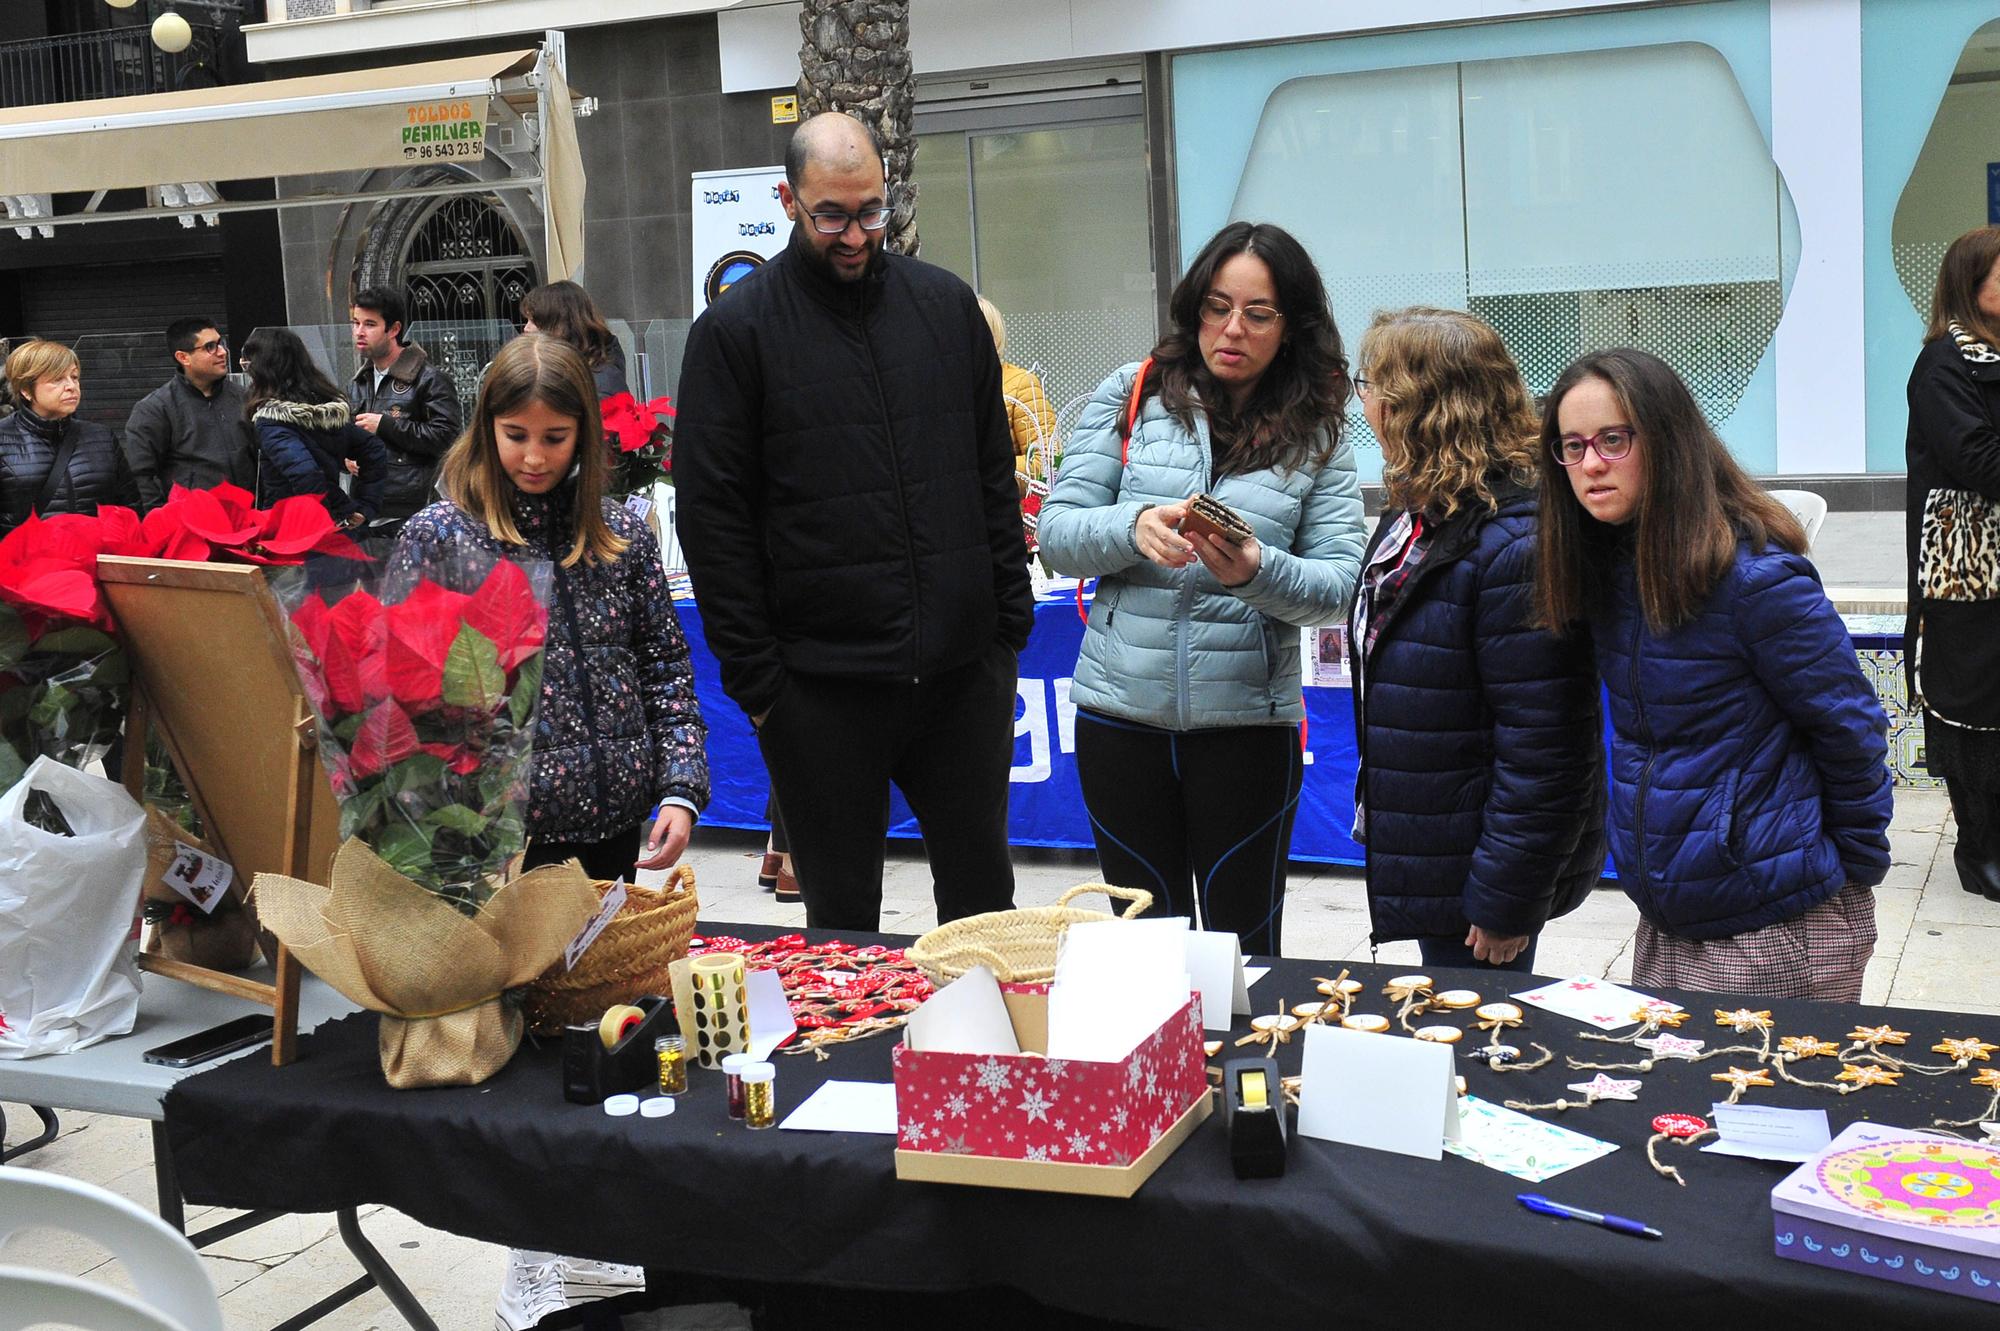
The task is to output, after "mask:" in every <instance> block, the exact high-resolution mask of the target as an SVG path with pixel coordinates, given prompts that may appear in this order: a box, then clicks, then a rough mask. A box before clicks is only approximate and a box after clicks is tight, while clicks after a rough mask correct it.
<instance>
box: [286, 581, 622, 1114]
mask: <svg viewBox="0 0 2000 1331" xmlns="http://www.w3.org/2000/svg"><path fill="white" fill-rule="evenodd" d="M463 559H464V561H465V566H464V567H459V568H451V569H431V570H426V571H424V572H423V573H421V574H419V575H416V576H413V577H404V576H401V575H398V576H397V578H396V579H395V580H394V581H392V582H391V583H390V585H387V586H376V587H373V588H369V587H359V586H357V587H354V588H352V589H351V590H349V589H347V588H345V587H343V586H338V585H334V586H326V585H322V586H319V587H308V586H306V585H304V584H305V583H306V581H307V579H304V578H299V577H294V578H292V579H288V580H283V581H281V582H280V584H279V585H278V588H277V589H278V594H279V599H280V601H281V602H283V603H285V604H286V605H287V607H288V609H287V614H288V616H289V620H290V626H291V643H292V656H293V661H294V664H295V665H296V667H297V669H298V673H299V679H300V681H301V683H302V684H303V686H304V689H305V693H306V696H307V699H308V701H309V703H310V705H311V707H312V709H313V713H314V716H315V717H316V718H317V721H318V730H319V740H320V742H319V753H320V758H321V761H322V762H323V763H324V765H325V767H326V770H327V774H328V777H329V779H330V781H331V783H332V786H333V793H334V795H335V797H336V798H337V799H338V801H339V803H340V813H341V818H340V823H341V826H340V830H341V837H342V843H341V846H340V849H339V850H338V851H337V852H336V853H335V855H334V859H333V864H332V866H331V868H330V871H329V873H328V876H327V881H326V882H325V883H324V884H320V883H309V882H304V881H302V880H299V879H294V878H288V877H281V876H277V875H272V874H259V875H258V876H257V885H256V895H257V900H258V903H259V908H260V910H262V912H263V918H264V920H265V922H266V923H267V924H268V925H269V927H270V928H271V930H272V932H274V933H276V934H277V935H278V937H279V938H281V939H283V940H284V942H285V944H286V945H287V946H288V947H290V948H291V950H292V951H293V952H294V953H296V954H297V955H298V957H299V959H300V960H301V961H302V962H303V963H304V964H305V965H306V966H307V967H308V968H309V969H311V970H312V971H313V972H314V973H315V974H317V975H319V976H320V978H322V979H324V980H325V981H327V983H329V984H331V985H332V986H333V987H334V988H336V989H338V990H339V991H340V992H341V993H342V994H344V995H346V996H347V997H348V998H349V999H351V1000H352V1001H354V1002H356V1003H358V1004H360V1005H361V1006H363V1007H366V1008H369V1009H371V1010H373V1011H376V1012H379V1013H381V1014H382V1022H381V1030H380V1037H379V1038H380V1055H381V1061H382V1070H383V1075H384V1076H385V1078H386V1079H387V1080H388V1082H389V1084H390V1085H391V1086H395V1087H415V1086H443V1085H470V1084H475V1083H477V1082H480V1081H483V1080H484V1079H485V1078H487V1077H489V1076H491V1075H492V1074H493V1073H494V1072H495V1071H497V1070H498V1069H499V1068H500V1067H502V1066H503V1065H505V1063H506V1062H507V1060H508V1058H510V1057H511V1056H512V1055H513V1052H514V1050H515V1049H516V1048H517V1047H518V1045H519V1043H520V1039H521V1033H522V1029H523V1023H522V1018H521V1013H520V1009H519V1007H518V1005H515V1004H512V1003H508V1002H505V1001H503V1000H504V995H505V994H506V992H507V991H508V990H509V989H511V988H513V987H515V986H518V985H521V984H525V983H526V982H527V981H528V980H530V979H532V978H534V977H535V976H536V975H538V974H540V973H541V972H542V971H543V970H544V969H546V968H547V967H548V965H549V964H550V963H551V962H552V961H554V960H555V959H556V957H558V956H560V955H561V953H562V950H563V947H564V945H565V944H566V943H568V942H569V941H570V939H572V938H573V937H575V936H576V933H577V931H578V930H579V929H580V928H581V927H582V926H583V923H584V921H585V920H586V919H587V918H588V917H589V916H590V914H591V913H592V912H593V911H594V910H595V909H596V908H597V904H598V896H597V892H596V890H595V889H594V888H593V887H592V885H591V882H590V880H589V878H588V877H587V876H586V875H585V874H584V872H583V870H582V868H581V867H579V866H577V865H576V864H574V863H571V864H568V865H547V866H544V867H542V868H539V869H535V870H532V871H530V872H528V873H524V874H519V875H517V876H513V877H509V876H508V872H507V871H508V869H509V867H510V862H511V861H512V860H513V859H514V857H515V856H516V855H517V854H518V853H519V852H520V851H521V849H522V847H523V845H524V844H525V841H526V835H525V826H524V809H525V807H526V802H527V793H528V776H529V764H530V761H531V758H532V751H533V743H532V742H533V736H534V729H535V711H536V704H537V702H538V701H539V699H540V695H541V678H542V650H543V643H544V641H545V639H546V636H547V629H548V608H547V607H548V587H549V566H548V565H547V564H546V563H535V564H527V565H523V564H516V563H514V562H512V561H510V560H506V559H498V560H492V561H490V562H485V563H484V566H483V567H481V566H480V563H481V562H483V561H481V557H480V556H478V555H476V554H473V553H468V554H466V555H465V556H463ZM476 561H478V562H476ZM343 592H344V594H343Z"/></svg>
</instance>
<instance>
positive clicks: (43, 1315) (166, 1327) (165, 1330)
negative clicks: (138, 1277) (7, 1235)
mask: <svg viewBox="0 0 2000 1331" xmlns="http://www.w3.org/2000/svg"><path fill="white" fill-rule="evenodd" d="M47 1323H55V1324H57V1325H60V1326H81V1327H87V1328H88V1329H89V1331H186V1328H185V1327H183V1326H182V1325H181V1324H180V1323H179V1322H172V1321H168V1320H167V1319H166V1318H165V1317H163V1316H162V1315H160V1314H159V1313H156V1312H154V1311H153V1310H152V1309H151V1308H148V1307H147V1306H146V1305H145V1304H143V1303H141V1302H139V1301H138V1300H137V1299H135V1298H133V1297H132V1296H131V1295H129V1294H121V1293H119V1292H118V1291H117V1290H115V1289H109V1288H107V1287H105V1286H103V1285H96V1284H92V1283H91V1282H90V1281H88V1280H79V1279H78V1278H77V1277H75V1276H66V1275H60V1274H58V1273H56V1272H54V1271H31V1270H28V1269H27V1268H25V1267H20V1266H0V1331H22V1328H23V1327H30V1326H42V1325H44V1324H47Z"/></svg>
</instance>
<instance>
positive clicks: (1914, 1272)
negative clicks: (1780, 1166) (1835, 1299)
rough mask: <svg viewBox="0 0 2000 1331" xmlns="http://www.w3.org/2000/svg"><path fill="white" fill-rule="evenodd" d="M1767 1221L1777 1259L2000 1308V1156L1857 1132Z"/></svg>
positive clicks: (1920, 1135) (1795, 1178)
mask: <svg viewBox="0 0 2000 1331" xmlns="http://www.w3.org/2000/svg"><path fill="white" fill-rule="evenodd" d="M1771 1212H1772V1219H1773V1221H1774V1223H1775V1228H1774V1238H1775V1240H1776V1244H1777V1252H1778V1256H1780V1257H1790V1258H1792V1259H1794V1260H1796V1261H1802V1262H1812V1263H1814V1264H1816V1265H1819V1266H1831V1267H1837V1268H1840V1269H1842V1270H1848V1271H1859V1272H1860V1273H1861V1274H1863V1275H1869V1276H1878V1277H1881V1278H1883V1279H1885V1280H1897V1281H1901V1282H1903V1283H1904V1284H1909V1285H1924V1286H1927V1287H1929V1288H1931V1289H1941V1290H1944V1291H1946V1292H1947V1293H1952V1294H1964V1295H1967V1296H1969V1297H1971V1298H1975V1299H1985V1300H1987V1301H1989V1302H1993V1303H2000V1148H1995V1147H1993V1146H1991V1145H1985V1146H1982V1145H1979V1144H1978V1143H1975V1142H1968V1141H1964V1140H1961V1139H1960V1138H1957V1137H1945V1136H1939V1135H1937V1134H1935V1133H1927V1132H1913V1131H1910V1130H1908V1129H1903V1128H1891V1127H1885V1126H1881V1125H1878V1124H1873V1123H1856V1124H1853V1125H1851V1126H1850V1127H1849V1128H1848V1129H1847V1130H1846V1131H1845V1132H1843V1133H1841V1134H1840V1135H1839V1136H1838V1137H1835V1138H1834V1139H1833V1141H1832V1142H1831V1143H1829V1144H1828V1146H1827V1148H1826V1149H1825V1150H1823V1151H1821V1152H1820V1153H1819V1154H1818V1155H1817V1156H1815V1157H1814V1158H1813V1159H1811V1160H1808V1161H1807V1162H1806V1163H1805V1164H1803V1165H1800V1166H1799V1167H1798V1168H1797V1169H1796V1170H1794V1171H1793V1172H1792V1174H1791V1176H1790V1177H1788V1178H1787V1179H1786V1180H1785V1181H1784V1182H1783V1183H1780V1184H1779V1185H1778V1186H1777V1187H1775V1188H1773V1189H1772V1190H1771Z"/></svg>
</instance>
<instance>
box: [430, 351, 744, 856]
mask: <svg viewBox="0 0 2000 1331" xmlns="http://www.w3.org/2000/svg"><path fill="white" fill-rule="evenodd" d="M600 428H601V427H600V424H599V420H598V410H597V393H596V390H595V389H594V387H593V386H592V383H591V377H590V370H589V369H588V368H587V367H586V366H585V365H584V363H583V360H582V358H581V357H580V356H578V355H577V353H576V352H575V351H574V350H572V349H571V348H570V347H569V346H567V345H566V344H564V343H562V342H559V341H557V340H556V339H554V338H550V337H543V336H540V335H537V334H528V335H525V336H523V337H520V338H517V339H515V340H514V341H512V342H510V343H508V344H507V346H506V347H504V348H503V349H502V350H501V352H500V354H499V355H498V356H497V357H495V358H494V361H493V364H492V365H491V366H490V367H489V368H488V370H487V372H486V379H485V382H484V383H483V384H482V385H481V386H480V390H479V404H478V406H477V407H476V408H475V409H474V412H473V419H472V423H471V426H470V428H469V429H467V431H466V432H465V434H464V435H462V436H460V438H459V440H458V442H457V443H456V444H454V445H453V446H452V449H451V452H450V453H449V454H447V455H446V457H445V460H444V466H443V469H442V476H441V479H440V482H439V487H438V488H439V489H440V490H441V491H442V492H443V493H444V495H445V496H446V498H445V500H444V501H443V502H441V503H436V504H432V505H431V506H430V507H428V508H426V509H424V510H423V511H422V512H420V513H418V514H417V515H416V516H415V517H413V518H411V519H410V521H409V523H408V524H407V525H406V526H405V527H404V528H403V531H402V536H401V538H400V539H399V540H398V542H397V544H396V552H395V555H394V556H393V558H392V572H396V571H401V570H403V569H405V568H417V569H421V568H424V567H428V566H430V565H432V564H433V563H434V562H435V561H437V560H440V559H444V558H448V557H451V556H453V555H455V554H458V553H461V552H463V551H465V550H467V549H478V550H483V551H487V552H490V553H492V554H495V555H506V556H509V557H513V558H528V559H545V560H548V561H549V562H550V563H551V564H552V565H553V570H554V577H553V581H552V586H551V589H550V593H549V629H548V646H547V649H546V653H545V658H544V672H543V675H542V692H541V708H540V713H539V715H538V717H537V719H536V723H535V766H534V779H533V781H532V784H531V787H530V791H529V798H528V837H529V844H528V859H527V863H528V865H529V866H530V867H532V866H534V865H537V864H547V863H554V862H559V861H561V860H564V859H567V858H569V857H571V856H575V857H577V858H579V859H581V860H582V861H583V865H584V868H585V870H586V871H587V872H589V873H590V874H591V875H592V876H593V877H596V878H601V879H609V878H617V877H629V876H630V873H631V869H632V866H633V864H634V860H635V852H637V851H638V848H639V833H640V832H641V830H645V832H646V840H645V848H644V853H643V854H642V855H638V856H637V864H638V867H639V868H642V869H658V868H665V867H666V866H668V865H670V864H672V863H674V861H676V860H677V859H679V858H680V855H681V852H682V851H683V850H685V849H686V847H687V841H688V835H689V833H690V832H691V831H692V830H693V828H694V820H695V817H696V816H697V815H698V814H699V813H700V812H701V807H702V805H704V804H706V803H707V802H708V760H707V757H706V755H705V753H704V751H703V744H704V740H705V739H706V736H707V727H706V726H704V725H703V724H702V719H701V708H700V705H699V704H698V703H697V702H696V700H695V691H694V673H693V669H692V667H691V664H690V662H689V658H688V646H687V639H686V638H685V637H684V636H683V635H682V633H681V627H680V621H679V620H678V619H676V618H675V616H674V606H673V599H672V597H671V596H670V595H669V594H668V591H667V579H666V574H665V572H664V570H663V569H662V567H661V564H660V550H659V544H658V542H657V541H656V540H655V539H654V538H653V535H652V533H651V531H649V530H648V529H647V527H646V525H645V524H644V523H643V522H641V521H639V520H638V519H637V518H635V517H633V516H632V514H630V513H629V512H627V511H626V510H625V509H624V508H622V507H621V506H619V505H618V504H617V503H616V502H614V501H612V500H610V499H608V498H606V497H605V494H604V482H605V453H604V448H603V446H602V443H601V435H600ZM656 801H658V802H660V803H661V808H660V812H659V816H658V817H657V818H656V819H655V820H654V821H653V824H652V826H651V827H650V829H642V826H641V825H642V824H643V822H644V820H645V818H646V815H647V813H648V812H649V811H650V810H651V809H652V808H653V805H654V803H655V802H656Z"/></svg>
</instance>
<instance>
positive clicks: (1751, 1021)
mask: <svg viewBox="0 0 2000 1331" xmlns="http://www.w3.org/2000/svg"><path fill="white" fill-rule="evenodd" d="M1715 1024H1716V1025H1718V1026H1728V1027H1731V1028H1733V1029H1734V1030H1735V1031H1736V1032H1737V1033H1738V1034H1741V1033H1742V1032H1744V1031H1764V1030H1769V1029H1770V1028H1771V1014H1770V1013H1769V1012H1768V1011H1764V1012H1753V1011H1751V1010H1750V1009H1749V1008H1747V1007H1740V1008H1737V1009H1736V1010H1735V1011H1734V1012H1724V1011H1723V1010H1722V1009H1721V1008H1717V1009H1716V1010H1715Z"/></svg>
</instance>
